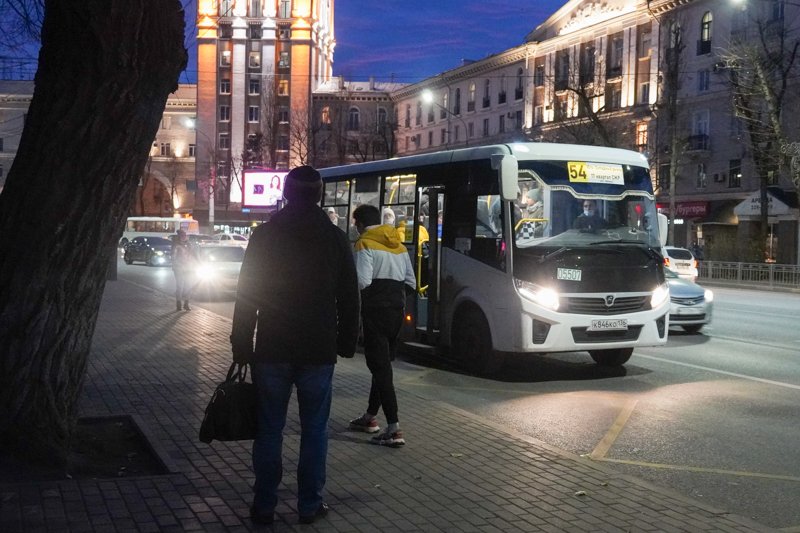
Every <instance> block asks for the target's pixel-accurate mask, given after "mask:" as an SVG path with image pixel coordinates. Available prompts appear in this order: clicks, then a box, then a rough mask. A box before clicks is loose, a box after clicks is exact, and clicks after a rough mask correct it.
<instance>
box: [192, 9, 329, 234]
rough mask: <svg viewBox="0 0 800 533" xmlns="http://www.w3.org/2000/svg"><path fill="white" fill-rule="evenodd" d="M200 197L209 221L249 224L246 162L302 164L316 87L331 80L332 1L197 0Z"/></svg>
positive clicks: (199, 209) (201, 212)
mask: <svg viewBox="0 0 800 533" xmlns="http://www.w3.org/2000/svg"><path fill="white" fill-rule="evenodd" d="M197 11H198V20H197V119H196V121H195V123H194V124H195V128H196V130H197V156H196V180H197V186H198V197H197V201H196V203H195V210H194V216H195V218H198V219H199V220H201V221H203V222H205V223H206V224H205V225H206V226H207V227H214V226H217V227H219V226H228V225H231V226H235V225H239V226H241V225H242V222H245V223H246V222H247V221H248V220H249V219H251V218H255V219H257V218H258V217H257V216H256V217H252V214H250V213H248V212H246V211H245V212H242V209H241V205H240V203H239V202H240V201H241V194H242V193H241V186H242V170H243V169H244V168H248V167H265V168H272V169H276V170H281V169H288V168H291V167H292V166H294V165H297V164H301V163H303V162H305V161H304V160H303V159H304V154H306V153H307V149H308V148H307V141H308V140H307V132H308V129H309V124H310V123H311V110H312V100H311V96H312V93H313V91H315V90H316V89H317V87H319V85H320V84H322V83H325V82H326V81H328V80H329V79H330V78H331V75H332V68H333V49H334V46H335V40H334V28H333V0H238V1H234V0H199V1H198V10H197Z"/></svg>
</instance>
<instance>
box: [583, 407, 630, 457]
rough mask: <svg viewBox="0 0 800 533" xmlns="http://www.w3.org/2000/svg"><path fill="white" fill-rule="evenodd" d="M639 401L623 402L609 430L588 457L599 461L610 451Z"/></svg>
mask: <svg viewBox="0 0 800 533" xmlns="http://www.w3.org/2000/svg"><path fill="white" fill-rule="evenodd" d="M638 402H639V400H634V399H631V400H628V401H627V402H625V405H624V406H623V407H622V411H620V413H619V414H618V415H617V419H616V420H614V423H613V424H612V425H611V427H610V428H609V430H608V431H607V432H606V434H605V436H604V437H603V438H602V439H600V442H599V443H597V446H595V447H594V450H592V453H590V454H589V457H591V458H592V459H595V460H600V459H602V458H603V457H605V455H606V454H607V453H608V450H610V449H611V446H613V445H614V441H616V440H617V437H619V434H620V433H621V432H622V429H623V428H624V427H625V424H626V423H627V422H628V419H629V418H630V416H631V414H632V413H633V410H634V409H635V408H636V404H637V403H638Z"/></svg>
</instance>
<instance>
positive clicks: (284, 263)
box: [231, 166, 359, 524]
mask: <svg viewBox="0 0 800 533" xmlns="http://www.w3.org/2000/svg"><path fill="white" fill-rule="evenodd" d="M321 192H322V180H321V179H320V175H319V172H317V171H316V170H315V169H313V168H312V167H309V166H301V167H297V168H295V169H293V170H292V171H291V172H289V173H288V174H287V176H286V182H285V185H284V190H283V195H284V198H285V199H286V201H287V202H288V203H287V205H286V207H284V208H283V209H281V210H280V211H278V212H277V213H275V214H274V215H273V216H272V218H271V219H270V221H269V222H267V223H266V224H263V225H261V226H259V227H258V228H256V230H255V231H254V232H253V235H252V236H251V237H250V242H249V244H248V247H247V252H246V253H245V257H244V262H243V263H242V269H241V273H240V275H239V286H238V289H237V294H236V304H235V307H234V312H233V332H232V334H231V345H232V351H233V359H234V361H235V362H238V363H244V362H252V374H253V382H254V383H255V385H256V390H257V394H258V433H257V436H256V439H255V441H254V442H253V470H254V471H255V475H256V481H255V485H254V493H255V494H254V498H253V505H252V507H251V509H250V515H251V518H252V519H253V521H254V522H256V523H259V524H270V523H272V521H273V519H274V511H275V507H276V505H277V503H278V496H277V491H278V485H279V484H280V482H281V477H282V473H283V468H282V462H281V454H282V441H283V428H284V426H285V424H286V415H287V409H288V403H289V399H290V397H291V394H292V387H293V386H294V387H296V388H297V401H298V404H299V407H300V425H301V437H300V459H299V464H298V469H297V484H298V502H297V512H298V514H299V515H300V522H301V523H304V524H310V523H312V522H314V520H316V519H317V518H320V517H322V516H324V515H326V514H327V512H328V506H327V504H325V503H324V502H323V499H322V490H323V487H324V485H325V475H326V459H327V453H328V418H329V416H330V407H331V394H332V379H333V369H334V365H335V363H336V360H337V359H336V358H337V354H338V355H339V356H341V357H353V355H354V353H355V349H356V342H357V340H358V314H359V294H358V282H357V277H356V269H355V263H354V260H353V253H352V250H351V249H350V245H349V242H348V240H347V237H346V235H345V233H344V232H343V231H342V230H341V229H339V228H338V227H336V226H334V225H333V224H331V221H330V219H329V218H328V216H327V215H326V214H325V212H324V211H323V210H322V209H320V208H319V206H318V205H317V202H319V200H320V197H321ZM254 332H255V336H256V338H255V348H254V347H253V334H254Z"/></svg>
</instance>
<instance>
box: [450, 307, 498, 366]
mask: <svg viewBox="0 0 800 533" xmlns="http://www.w3.org/2000/svg"><path fill="white" fill-rule="evenodd" d="M451 346H452V353H451V355H452V356H454V357H455V358H456V359H458V360H459V361H460V362H461V363H462V364H463V366H464V368H465V369H466V370H467V371H468V372H470V373H471V374H475V375H483V374H491V373H493V372H496V371H497V370H499V368H500V367H501V366H502V358H501V356H500V354H498V353H497V352H495V351H494V350H493V349H492V333H491V331H490V330H489V323H488V322H487V321H486V317H484V316H483V313H482V312H481V311H480V310H479V309H477V308H476V307H473V306H469V307H466V308H463V309H462V310H460V311H459V312H458V313H456V315H455V317H453V327H452V335H451Z"/></svg>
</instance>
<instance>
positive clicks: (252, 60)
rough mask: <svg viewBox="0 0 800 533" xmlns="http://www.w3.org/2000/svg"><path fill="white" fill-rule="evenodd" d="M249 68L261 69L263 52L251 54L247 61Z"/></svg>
mask: <svg viewBox="0 0 800 533" xmlns="http://www.w3.org/2000/svg"><path fill="white" fill-rule="evenodd" d="M247 66H248V67H250V68H261V52H250V56H249V57H248V59H247Z"/></svg>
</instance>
